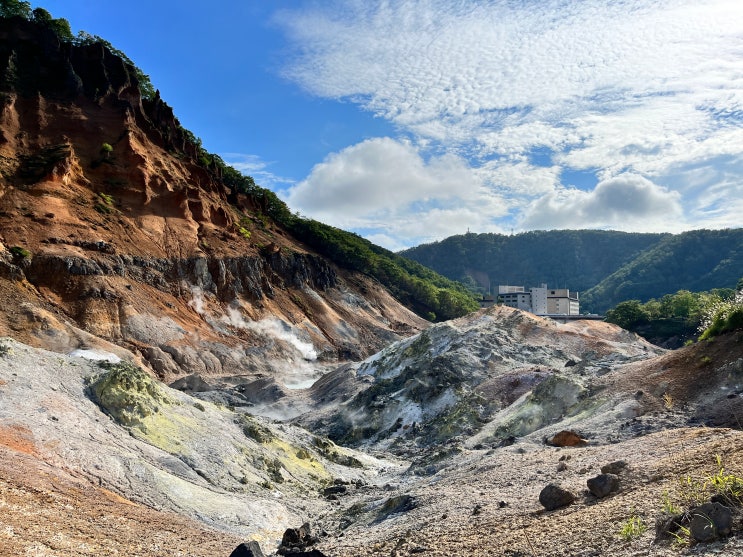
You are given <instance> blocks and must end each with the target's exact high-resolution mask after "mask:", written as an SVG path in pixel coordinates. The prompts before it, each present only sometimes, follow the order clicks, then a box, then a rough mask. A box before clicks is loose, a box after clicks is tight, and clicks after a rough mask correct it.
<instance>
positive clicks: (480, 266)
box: [401, 229, 743, 312]
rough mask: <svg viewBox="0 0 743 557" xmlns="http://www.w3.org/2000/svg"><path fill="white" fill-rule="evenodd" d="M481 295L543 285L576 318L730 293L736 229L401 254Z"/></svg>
mask: <svg viewBox="0 0 743 557" xmlns="http://www.w3.org/2000/svg"><path fill="white" fill-rule="evenodd" d="M401 255H403V256H405V257H409V258H410V259H413V260H415V261H418V262H419V263H422V264H423V265H426V266H428V267H430V268H432V269H433V270H435V271H437V272H439V273H441V274H442V275H444V276H446V277H448V278H450V279H454V280H459V281H462V282H464V283H465V284H468V285H469V286H470V287H471V288H473V289H479V290H480V291H481V292H488V291H490V292H493V293H496V292H497V287H498V285H499V284H515V285H523V286H526V287H529V286H537V285H539V284H541V283H547V284H548V285H549V286H555V287H561V288H562V287H567V288H570V289H571V290H576V291H578V292H580V293H581V311H594V312H603V311H605V310H606V309H608V308H610V307H612V306H614V305H616V304H617V303H618V302H620V301H623V300H627V299H639V300H642V301H647V300H648V299H650V298H657V297H661V296H663V295H664V294H668V293H673V292H676V291H677V290H679V289H688V290H695V291H696V290H710V289H712V288H731V287H734V286H735V284H736V282H737V280H738V279H739V278H740V277H741V275H743V229H729V230H695V231H691V232H686V233H683V234H677V235H674V234H645V233H627V232H616V231H605V230H553V231H534V232H525V233H522V234H517V235H513V236H505V235H502V234H465V235H460V236H452V237H450V238H447V239H445V240H442V241H440V242H435V243H431V244H424V245H421V246H417V247H415V248H410V249H408V250H405V251H403V252H401Z"/></svg>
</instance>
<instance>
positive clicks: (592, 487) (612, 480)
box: [586, 474, 619, 499]
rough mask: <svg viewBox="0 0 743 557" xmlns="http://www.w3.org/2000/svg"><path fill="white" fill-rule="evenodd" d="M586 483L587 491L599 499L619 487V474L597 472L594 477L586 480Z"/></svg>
mask: <svg viewBox="0 0 743 557" xmlns="http://www.w3.org/2000/svg"><path fill="white" fill-rule="evenodd" d="M586 484H587V485H588V491H590V492H591V493H592V494H593V495H594V496H596V497H598V498H599V499H601V498H602V497H606V496H607V495H609V494H610V493H611V492H612V491H616V490H617V489H618V488H619V476H617V475H616V474H599V475H598V476H596V477H595V478H589V479H588V480H586Z"/></svg>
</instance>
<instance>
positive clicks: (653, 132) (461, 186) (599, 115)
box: [277, 0, 743, 243]
mask: <svg viewBox="0 0 743 557" xmlns="http://www.w3.org/2000/svg"><path fill="white" fill-rule="evenodd" d="M277 17H278V19H277V20H278V21H279V22H280V24H281V25H282V26H283V27H284V29H285V30H286V32H287V34H288V36H289V38H290V40H291V41H292V44H293V45H294V46H295V47H296V57H295V58H294V59H293V61H292V63H291V64H289V65H288V66H287V67H286V69H285V72H286V75H287V76H289V77H290V78H291V79H293V80H294V81H296V82H297V83H298V84H300V85H301V86H302V87H303V88H304V89H306V90H307V91H309V92H310V93H312V94H314V95H318V96H320V97H324V98H334V99H340V100H344V101H351V102H354V103H357V104H358V105H359V106H360V107H362V108H363V109H365V110H368V111H372V112H374V113H375V114H377V115H379V116H380V117H382V118H386V119H388V120H389V121H391V122H392V123H394V124H395V125H396V126H397V128H398V129H399V130H400V132H401V138H402V137H406V138H407V140H402V139H401V138H398V139H394V140H393V139H388V138H383V139H379V140H372V141H367V142H364V143H361V144H359V145H356V146H351V147H349V148H347V149H345V150H344V151H341V152H339V153H336V154H334V155H331V156H330V157H328V159H327V160H326V161H325V162H323V163H321V164H320V165H318V166H317V167H316V168H315V169H314V170H313V171H312V174H311V175H310V176H309V177H308V178H307V180H306V181H305V182H303V183H302V184H300V185H298V186H297V187H296V188H295V189H294V190H293V191H292V194H291V195H290V196H289V198H288V199H289V201H290V203H292V204H294V206H293V208H297V209H299V210H300V211H302V212H307V213H308V214H313V215H317V216H318V217H321V216H326V217H329V218H335V219H336V220H338V221H339V225H340V221H342V222H344V223H345V224H344V226H350V227H357V228H364V227H366V228H370V229H375V230H376V229H377V228H378V225H379V224H380V223H379V220H380V218H381V217H384V218H386V219H387V220H386V224H385V226H386V227H387V228H386V231H385V232H384V234H387V236H389V237H394V238H396V239H397V241H398V242H402V243H406V242H405V241H404V240H403V239H401V238H400V237H399V236H398V235H397V234H398V233H400V232H401V231H402V230H403V229H404V228H405V227H404V226H403V223H404V221H405V220H406V219H407V220H409V219H411V218H418V217H411V215H413V214H416V210H417V209H418V208H419V207H418V204H422V205H423V206H424V207H428V208H429V210H431V211H432V210H434V208H433V207H432V206H431V200H432V199H433V200H436V201H437V202H439V203H443V204H446V205H447V206H446V207H444V206H442V207H436V208H435V209H436V210H443V211H452V214H451V215H450V216H451V218H455V217H456V216H462V215H463V214H464V213H466V212H467V211H474V212H475V213H476V215H475V217H474V218H473V219H472V220H471V223H472V226H473V227H475V226H480V225H482V226H484V227H489V228H491V229H493V228H497V227H498V226H508V225H509V224H511V223H514V222H517V223H520V224H523V225H529V226H545V227H546V226H555V227H556V226H566V225H567V224H561V223H566V222H567V219H563V218H558V216H559V213H558V211H559V210H563V209H566V208H567V202H566V200H568V199H570V200H572V202H573V203H577V204H578V205H579V206H580V207H581V208H582V209H581V210H580V211H577V212H576V211H572V219H570V226H571V227H578V226H597V227H614V226H619V225H622V226H625V227H626V226H628V223H629V222H635V221H633V220H632V219H629V221H628V220H627V219H623V218H618V216H617V215H619V214H620V213H621V211H620V212H617V211H609V210H607V206H606V203H605V201H606V196H609V194H611V197H612V199H614V198H616V197H617V196H620V197H621V195H626V196H630V197H631V196H635V197H636V198H637V199H639V200H641V201H643V202H646V203H649V204H651V205H649V206H648V208H647V212H646V214H645V215H644V216H643V217H642V218H641V219H639V220H638V221H637V223H638V225H639V224H642V223H645V224H647V220H648V219H649V218H651V219H656V217H659V215H657V214H656V213H655V212H654V208H655V207H656V206H655V205H652V204H653V203H655V202H657V201H658V200H660V199H662V200H663V201H664V202H666V203H669V202H670V203H671V204H672V207H674V210H676V209H677V210H678V211H679V212H678V213H675V220H669V219H660V220H657V224H658V227H661V228H662V227H663V226H666V225H671V224H674V223H676V225H677V223H678V222H683V223H684V225H685V226H687V227H696V226H705V225H711V224H712V225H714V224H715V223H720V222H727V221H728V220H730V219H729V217H730V214H728V215H727V216H725V212H726V211H728V212H729V210H728V209H726V208H725V207H722V206H721V207H720V208H719V212H717V213H715V214H714V218H712V216H711V213H710V212H704V211H701V212H700V211H696V210H694V207H695V206H696V204H697V203H696V202H697V200H698V199H699V196H701V195H702V194H703V192H705V191H707V190H708V189H710V190H711V189H714V188H715V187H716V186H717V185H718V184H717V182H715V181H714V180H716V179H719V177H720V176H725V181H726V182H727V183H728V186H726V187H724V188H722V189H723V190H724V191H725V192H731V191H735V187H736V186H734V185H732V184H733V183H738V184H739V183H740V181H741V179H740V174H738V175H737V176H738V177H739V178H738V179H737V181H736V178H735V177H734V176H735V172H736V171H737V170H739V168H738V166H739V160H740V157H741V154H742V153H743V126H742V125H741V124H743V8H741V6H740V4H739V2H738V0H708V1H698V0H694V1H692V0H667V1H664V2H658V1H655V0H625V1H621V2H611V1H608V0H602V1H598V0H586V1H584V2H573V1H570V0H552V1H549V0H547V1H543V0H525V1H523V2H518V3H515V2H506V1H494V2H493V1H487V2H485V1H474V0H473V1H470V2H450V1H448V0H409V1H398V2H395V1H390V2H373V1H366V0H365V1H360V0H359V1H352V2H342V3H341V2H325V3H322V4H312V5H311V7H310V8H307V9H302V10H295V11H287V12H283V13H282V14H280V15H279V16H277ZM535 149H541V150H544V152H546V153H548V154H549V158H550V160H548V161H544V160H542V161H539V162H534V161H533V160H531V159H532V157H531V154H532V153H533V152H534V150H535ZM374 156H376V157H377V158H376V159H375V160H372V159H373V157H374ZM388 157H392V158H388ZM395 157H397V158H395ZM416 157H417V158H418V162H416ZM360 158H361V159H363V161H362V162H359V159H360ZM354 161H356V163H357V164H353V163H354ZM424 161H425V162H424ZM705 163H708V164H709V165H711V166H713V167H714V172H711V173H709V181H707V182H705V183H704V185H703V187H702V188H701V189H699V188H697V189H693V188H687V189H684V188H683V186H682V185H679V186H677V185H676V184H673V183H670V182H669V180H668V178H669V177H670V176H672V175H679V174H680V173H683V170H684V168H687V167H688V168H690V169H691V168H692V167H695V168H696V167H699V166H700V165H704V164H705ZM359 165H360V166H359ZM361 167H363V169H362V168H361ZM581 169H595V170H596V172H597V175H598V176H599V178H600V180H601V181H600V182H599V184H598V185H597V186H596V189H595V190H593V191H589V192H581V191H580V190H572V189H570V188H568V187H566V186H567V184H561V183H560V180H559V176H560V175H561V174H563V173H564V171H570V170H581ZM410 173H412V174H413V176H412V179H411V176H410V175H409V174H410ZM447 173H448V174H447ZM452 173H453V174H452ZM437 175H440V176H441V177H442V179H441V180H438V181H437V179H436V176H437ZM629 177H632V178H631V179H630V178H629ZM451 178H455V179H458V180H461V183H459V182H451ZM640 178H643V179H644V180H645V181H644V182H641V181H639V179H640ZM444 181H446V182H448V184H449V188H448V189H447V188H442V183H443V182H444ZM506 182H507V183H506ZM656 184H663V186H659V185H656ZM364 187H366V188H368V187H373V191H371V192H369V191H366V192H364V191H363V188H364ZM310 192H312V193H310ZM693 196H696V197H693ZM494 199H497V203H495V204H494V203H492V201H493V200H494ZM479 202H482V203H479ZM494 205H496V206H497V209H496V210H495V211H493V209H494ZM589 208H590V209H591V211H589V210H588V209H589ZM626 209H628V207H626V206H623V210H626ZM730 210H732V209H730ZM339 211H341V212H344V213H345V214H344V215H342V216H340V217H339V216H337V212H339ZM640 213H641V211H639V210H638V208H636V207H635V210H634V212H633V213H632V214H638V215H639V214H640ZM426 214H428V213H426V212H424V216H425V215H426ZM661 214H662V213H661ZM334 215H335V217H334ZM540 215H541V216H540ZM624 215H625V216H627V215H626V214H624ZM448 216H449V215H447V216H446V217H445V216H443V215H441V218H448ZM423 220H425V219H423ZM369 225H373V226H369ZM437 232H438V233H442V234H443V233H446V232H447V230H446V227H441V229H440V230H438V231H437Z"/></svg>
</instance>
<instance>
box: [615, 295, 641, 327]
mask: <svg viewBox="0 0 743 557" xmlns="http://www.w3.org/2000/svg"><path fill="white" fill-rule="evenodd" d="M647 320H648V313H647V311H645V308H644V307H643V306H642V304H641V303H640V300H627V301H626V302H620V303H618V304H617V305H616V307H615V308H614V309H610V310H609V311H607V312H606V321H608V322H609V323H614V324H615V325H619V326H620V327H622V328H623V329H631V328H632V327H634V326H636V325H639V324H641V323H645V322H646V321H647Z"/></svg>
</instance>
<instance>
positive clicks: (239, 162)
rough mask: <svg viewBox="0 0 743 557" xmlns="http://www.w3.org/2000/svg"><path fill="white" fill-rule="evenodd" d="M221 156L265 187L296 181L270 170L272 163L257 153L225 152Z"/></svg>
mask: <svg viewBox="0 0 743 557" xmlns="http://www.w3.org/2000/svg"><path fill="white" fill-rule="evenodd" d="M221 157H222V159H223V160H224V162H226V163H227V164H229V165H230V166H232V167H233V168H234V169H235V170H239V171H240V172H242V173H243V174H246V175H248V176H251V177H252V178H253V180H254V181H255V183H256V184H258V185H260V186H262V187H264V188H271V189H277V188H281V187H285V186H286V185H287V184H293V183H294V180H292V179H291V178H284V177H281V176H278V175H276V174H274V173H273V172H271V171H270V170H269V168H270V166H271V163H267V162H265V161H263V160H261V158H260V157H258V156H256V155H246V154H243V153H224V154H222V155H221Z"/></svg>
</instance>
